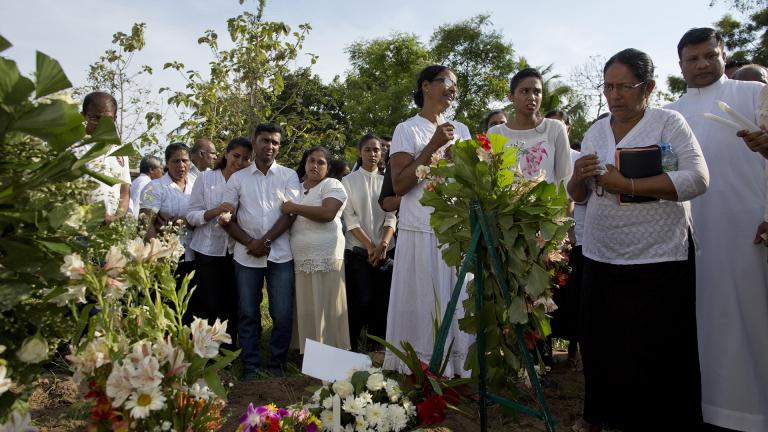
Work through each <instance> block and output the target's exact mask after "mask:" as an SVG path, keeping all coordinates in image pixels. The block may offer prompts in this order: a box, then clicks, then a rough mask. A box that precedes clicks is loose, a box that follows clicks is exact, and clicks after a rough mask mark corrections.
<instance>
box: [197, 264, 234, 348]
mask: <svg viewBox="0 0 768 432" xmlns="http://www.w3.org/2000/svg"><path fill="white" fill-rule="evenodd" d="M194 270H195V277H194V279H193V280H192V284H194V285H196V286H197V288H195V293H194V294H193V295H192V298H191V299H190V301H189V307H188V308H187V315H188V316H189V317H190V320H191V319H192V317H198V318H204V319H207V320H209V322H210V323H213V321H215V320H216V318H219V319H220V320H221V321H222V322H223V321H224V320H228V321H229V322H228V323H227V333H228V334H229V335H230V336H232V343H233V344H235V343H236V342H235V341H236V340H237V289H236V287H235V268H234V265H233V263H232V255H226V256H211V255H205V254H201V253H199V252H195V261H194ZM228 348H231V347H228Z"/></svg>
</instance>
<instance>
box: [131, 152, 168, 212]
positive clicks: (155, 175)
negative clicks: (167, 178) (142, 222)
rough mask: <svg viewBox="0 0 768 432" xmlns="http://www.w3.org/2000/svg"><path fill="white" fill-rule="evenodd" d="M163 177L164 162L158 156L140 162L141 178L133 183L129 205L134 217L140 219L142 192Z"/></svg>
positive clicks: (142, 159) (148, 157)
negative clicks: (153, 181)
mask: <svg viewBox="0 0 768 432" xmlns="http://www.w3.org/2000/svg"><path fill="white" fill-rule="evenodd" d="M162 176H163V161H161V160H160V158H159V157H156V156H150V155H147V156H144V157H143V158H141V162H139V176H138V177H136V178H135V179H134V180H133V182H131V202H130V203H129V205H128V210H129V211H130V212H131V213H132V214H133V216H134V217H136V218H138V217H139V209H141V191H142V190H144V187H145V186H146V185H148V184H149V182H150V181H152V180H154V179H159V178H160V177H162Z"/></svg>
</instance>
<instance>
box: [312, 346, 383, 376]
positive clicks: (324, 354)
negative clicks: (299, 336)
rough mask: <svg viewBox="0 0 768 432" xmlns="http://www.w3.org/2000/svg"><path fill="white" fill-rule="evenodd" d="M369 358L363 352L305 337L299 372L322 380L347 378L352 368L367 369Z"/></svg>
mask: <svg viewBox="0 0 768 432" xmlns="http://www.w3.org/2000/svg"><path fill="white" fill-rule="evenodd" d="M371 364H372V363H371V358H370V357H368V356H367V355H365V354H360V353H355V352H352V351H346V350H343V349H338V348H335V347H332V346H329V345H325V344H321V343H320V342H317V341H313V340H312V339H307V340H306V341H305V343H304V362H303V364H302V366H301V373H303V374H304V375H308V376H311V377H313V378H317V379H320V380H323V381H328V382H334V381H338V380H344V379H347V377H348V376H349V371H350V370H352V369H368V368H369V367H371Z"/></svg>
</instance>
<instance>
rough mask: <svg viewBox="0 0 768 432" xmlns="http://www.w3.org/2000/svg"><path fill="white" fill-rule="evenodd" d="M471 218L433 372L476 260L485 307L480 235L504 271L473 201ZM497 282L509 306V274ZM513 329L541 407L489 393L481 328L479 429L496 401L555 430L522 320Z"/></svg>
mask: <svg viewBox="0 0 768 432" xmlns="http://www.w3.org/2000/svg"><path fill="white" fill-rule="evenodd" d="M469 220H470V223H471V230H472V239H471V241H470V246H469V251H468V253H467V255H466V257H465V258H464V261H462V263H461V267H460V270H459V275H458V280H457V281H456V286H454V288H453V292H452V294H451V300H450V301H449V302H448V305H447V307H446V309H445V315H444V316H443V320H442V322H441V323H440V330H439V332H438V335H437V339H436V340H435V347H434V350H433V352H432V359H431V361H430V364H429V369H430V371H432V372H434V373H437V372H438V371H439V370H440V364H441V361H442V359H443V353H444V351H445V343H446V339H447V338H448V330H449V328H450V326H451V322H452V321H453V315H454V313H455V312H456V304H457V303H458V301H459V294H460V293H461V289H462V287H463V286H464V279H465V278H466V276H467V271H469V268H470V266H471V265H472V263H473V261H474V264H475V287H476V289H477V295H476V296H475V310H476V312H477V313H478V314H479V313H480V311H481V310H482V308H483V304H482V303H483V266H482V262H481V261H480V254H481V251H480V250H479V249H478V245H479V243H480V237H481V236H482V237H483V239H484V240H485V247H486V249H487V253H488V255H489V256H490V258H491V265H492V266H493V270H494V272H495V273H496V274H497V275H503V274H505V273H504V272H502V269H501V264H500V261H499V257H498V255H497V253H496V247H497V241H496V238H495V237H494V235H493V233H492V231H491V230H490V228H489V221H488V218H487V217H486V215H485V213H484V212H483V209H482V207H481V206H480V204H479V203H474V204H473V205H472V206H471V207H470V215H469ZM498 282H499V285H500V286H501V288H502V291H503V293H504V302H505V304H506V306H507V307H509V306H510V303H511V301H512V298H511V296H510V293H509V286H508V284H507V281H506V278H502V280H499V281H498ZM514 331H515V334H516V335H517V343H518V344H519V346H520V351H521V352H522V353H523V364H524V365H525V368H526V370H527V371H528V376H529V377H530V380H531V385H532V386H533V390H534V392H535V393H536V399H537V401H538V405H539V409H534V408H531V407H528V406H526V405H522V404H520V403H517V402H515V401H512V400H509V399H506V398H504V397H502V396H499V395H496V394H493V393H490V392H489V391H488V390H487V387H486V364H485V355H484V353H485V334H484V332H482V331H478V333H477V356H478V365H479V369H480V370H479V373H478V375H479V376H478V381H479V391H480V430H481V431H483V432H485V431H487V430H488V402H495V403H497V404H499V405H501V406H504V407H507V408H511V409H514V410H516V411H519V412H522V413H524V414H527V415H530V416H533V417H536V418H539V419H541V420H543V421H544V423H545V425H546V428H547V431H548V432H554V431H555V423H556V422H555V419H554V417H552V415H551V414H550V412H549V407H548V405H547V401H546V399H545V398H544V392H543V391H542V389H541V384H540V383H539V378H538V375H537V374H536V370H535V369H534V367H533V357H532V356H531V353H530V352H529V351H528V347H527V346H526V345H525V340H524V338H523V328H522V326H521V325H520V324H517V325H515V326H514Z"/></svg>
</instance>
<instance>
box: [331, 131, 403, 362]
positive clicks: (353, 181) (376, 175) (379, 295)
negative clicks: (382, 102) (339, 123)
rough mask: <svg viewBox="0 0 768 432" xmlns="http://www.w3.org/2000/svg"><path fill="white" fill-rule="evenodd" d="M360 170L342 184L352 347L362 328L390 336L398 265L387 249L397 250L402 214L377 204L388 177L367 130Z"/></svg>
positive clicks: (376, 141)
mask: <svg viewBox="0 0 768 432" xmlns="http://www.w3.org/2000/svg"><path fill="white" fill-rule="evenodd" d="M357 149H358V152H359V154H360V158H359V160H358V166H359V169H358V170H357V171H355V172H353V173H352V174H349V175H348V176H346V177H344V178H343V179H342V180H341V184H343V185H344V189H345V190H346V191H347V196H348V197H349V199H348V201H347V206H346V207H344V220H345V221H346V223H347V231H346V233H345V234H346V250H345V251H344V261H345V268H346V277H347V306H348V308H349V331H350V342H351V343H352V350H353V351H357V350H358V341H359V340H360V338H361V337H362V336H361V334H360V333H361V330H362V329H363V327H364V326H365V327H367V329H368V333H370V334H372V335H376V336H378V337H380V338H382V339H383V338H384V337H385V336H386V330H387V308H388V307H389V286H390V283H391V282H392V265H391V260H390V259H389V257H388V256H387V252H388V251H389V250H390V249H391V248H392V246H393V245H392V244H391V241H392V235H393V234H394V233H395V226H396V224H397V217H396V216H395V213H394V212H385V211H384V210H382V209H381V207H379V203H378V202H377V200H378V198H379V193H380V192H381V185H382V183H383V181H384V175H383V174H381V173H380V172H379V169H378V167H379V162H380V161H381V159H382V157H383V154H382V149H381V141H380V140H379V138H378V137H377V136H376V135H371V134H367V135H365V136H363V137H362V138H361V139H360V141H359V142H358V144H357Z"/></svg>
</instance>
